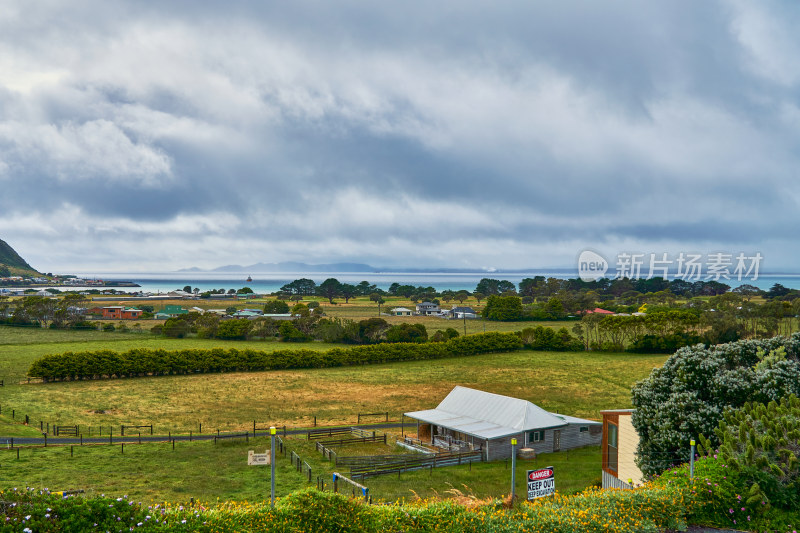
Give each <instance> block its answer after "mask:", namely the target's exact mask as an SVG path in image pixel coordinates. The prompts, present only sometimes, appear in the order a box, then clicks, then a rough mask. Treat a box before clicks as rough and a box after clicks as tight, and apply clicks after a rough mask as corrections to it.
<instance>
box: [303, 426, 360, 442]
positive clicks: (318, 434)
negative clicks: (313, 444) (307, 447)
mask: <svg viewBox="0 0 800 533" xmlns="http://www.w3.org/2000/svg"><path fill="white" fill-rule="evenodd" d="M352 431H353V428H323V429H310V430H308V431H307V432H306V436H307V437H308V440H314V439H322V438H325V437H333V436H335V435H347V434H349V433H352Z"/></svg>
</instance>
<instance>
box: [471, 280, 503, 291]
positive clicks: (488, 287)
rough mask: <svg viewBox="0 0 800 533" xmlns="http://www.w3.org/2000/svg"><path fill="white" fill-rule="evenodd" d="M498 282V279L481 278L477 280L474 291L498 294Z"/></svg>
mask: <svg viewBox="0 0 800 533" xmlns="http://www.w3.org/2000/svg"><path fill="white" fill-rule="evenodd" d="M499 284H500V280H499V279H491V278H483V279H481V280H480V281H479V282H478V285H477V286H476V287H475V291H474V292H480V293H481V294H488V295H492V294H500V289H499V288H498V285H499Z"/></svg>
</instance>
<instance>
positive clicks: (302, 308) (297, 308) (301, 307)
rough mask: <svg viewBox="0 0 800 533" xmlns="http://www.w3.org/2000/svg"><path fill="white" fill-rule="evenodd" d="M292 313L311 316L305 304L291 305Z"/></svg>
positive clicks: (303, 316) (304, 316) (305, 316)
mask: <svg viewBox="0 0 800 533" xmlns="http://www.w3.org/2000/svg"><path fill="white" fill-rule="evenodd" d="M292 314H293V315H299V316H300V317H302V318H307V317H309V316H311V311H310V310H309V309H308V306H307V305H305V304H295V305H294V306H293V307H292Z"/></svg>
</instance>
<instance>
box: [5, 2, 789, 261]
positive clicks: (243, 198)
mask: <svg viewBox="0 0 800 533" xmlns="http://www.w3.org/2000/svg"><path fill="white" fill-rule="evenodd" d="M799 9H800V8H798V7H797V6H796V5H795V4H791V3H780V2H771V3H763V4H758V5H752V4H747V3H744V2H706V3H696V2H655V3H654V2H651V3H640V2H622V1H619V2H617V1H612V2H604V3H602V4H592V3H577V2H574V3H563V2H562V3H558V4H554V3H545V2H499V3H494V4H492V6H491V7H489V6H487V5H486V4H481V3H464V2H458V3H456V2H442V3H436V4H430V3H424V2H403V3H402V4H392V5H388V4H386V5H384V4H375V3H372V4H364V3H363V2H337V3H331V2H321V1H320V2H291V3H279V2H246V1H234V2H228V3H226V4H225V5H224V6H223V5H221V4H219V3H216V2H189V1H181V2H169V3H167V4H164V3H158V2H123V1H118V2H91V1H85V2H74V3H70V5H69V6H65V5H64V4H62V3H59V2H51V3H38V2H37V3H33V4H31V3H24V2H16V3H11V5H10V6H9V8H8V9H6V10H4V12H3V13H0V190H2V196H3V198H2V199H3V201H4V205H5V206H6V208H5V210H4V214H2V215H0V233H2V236H3V238H5V239H6V240H9V241H12V242H13V243H14V244H16V246H17V247H18V249H21V251H22V252H24V253H23V255H26V257H28V256H30V257H31V258H32V260H34V261H36V262H38V263H42V260H43V259H45V258H44V256H43V255H42V256H41V257H42V259H38V260H37V258H36V254H37V253H39V254H42V252H40V251H39V250H42V249H43V248H44V243H45V242H52V241H53V239H57V241H58V242H62V243H65V245H64V250H62V251H60V252H52V251H51V252H49V254H50V255H48V256H47V258H46V259H47V260H48V261H54V262H57V263H58V264H62V265H65V266H68V267H79V266H81V265H87V268H88V265H91V264H93V263H94V262H95V261H104V262H105V263H106V264H109V263H113V262H116V263H117V264H125V263H128V262H130V261H131V260H134V259H136V260H139V258H140V257H142V256H146V255H147V254H146V253H141V252H142V251H152V252H153V253H152V254H151V256H152V257H158V258H160V259H159V260H158V261H155V260H154V261H152V262H151V264H152V265H159V266H162V267H164V268H173V267H179V266H190V265H192V264H200V265H201V266H216V265H217V264H219V263H248V262H256V261H260V260H266V259H269V260H281V259H299V260H309V261H315V260H318V261H328V260H340V259H354V260H357V259H359V258H370V259H371V260H372V259H375V258H384V259H385V261H382V262H383V263H384V264H408V263H409V260H398V259H397V258H398V257H400V258H403V257H405V258H408V257H414V260H413V261H411V262H413V263H414V264H420V263H431V264H451V263H456V262H457V263H458V266H469V265H471V266H482V265H490V264H491V265H494V266H548V265H557V264H569V263H570V262H571V261H572V259H573V257H574V255H575V251H576V250H577V249H579V248H581V247H583V246H587V245H589V246H598V247H604V249H606V251H607V252H608V253H612V254H613V253H616V252H617V251H619V250H620V249H634V248H635V249H642V250H647V251H654V252H657V251H659V249H660V248H659V249H656V248H658V247H665V249H666V248H669V249H670V250H672V249H678V248H680V247H682V246H683V247H685V248H687V249H691V248H693V247H694V248H697V247H706V248H714V249H717V248H719V247H724V246H729V247H733V246H738V245H754V244H758V243H764V245H765V246H770V247H771V248H770V250H768V251H772V252H773V253H774V255H775V256H776V257H779V258H780V261H782V262H783V264H785V265H787V266H788V265H791V264H793V262H794V261H795V260H796V257H795V253H794V252H790V251H787V246H786V242H787V241H788V242H791V239H792V235H791V232H790V231H787V230H786V228H793V227H797V223H798V216H797V215H796V213H797V204H798V196H799V194H800V193H798V192H797V190H796V186H795V185H794V184H795V183H796V179H797V173H796V171H794V170H793V169H795V168H798V165H797V164H798V153H799V152H798V148H800V146H798V143H800V135H798V133H799V132H798V130H799V129H800V109H799V108H800V105H799V104H800V103H799V102H798V94H800V93H798V91H797V87H798V85H800V67H798V66H797V63H796V61H795V59H794V58H795V57H797V53H798V52H800V46H799V45H798V42H797V41H798V40H797V38H796V37H795V36H794V31H793V28H795V27H796V26H797V23H798V22H800V11H799ZM31 220H36V224H35V226H36V227H37V228H38V229H34V228H32V225H31ZM133 243H135V244H136V247H137V254H131V253H129V252H128V250H129V249H130V248H131V245H132V244H133ZM765 253H766V252H765ZM276 254H278V255H277V256H276ZM532 258H534V259H532ZM532 261H533V262H532ZM774 262H775V261H773V263H774ZM53 268H55V267H53Z"/></svg>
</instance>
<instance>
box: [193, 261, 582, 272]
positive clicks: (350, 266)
mask: <svg viewBox="0 0 800 533" xmlns="http://www.w3.org/2000/svg"><path fill="white" fill-rule="evenodd" d="M562 270H563V271H565V272H567V271H569V272H571V271H572V270H574V268H572V269H568V268H563V269H560V268H549V269H542V268H527V269H513V270H512V269H495V268H446V267H443V268H405V267H374V266H372V265H367V264H365V263H323V264H309V263H302V262H298V261H283V262H280V263H255V264H253V265H225V266H221V267H217V268H213V269H203V268H198V267H190V268H182V269H180V270H178V271H177V272H241V273H251V272H291V273H297V272H321V273H344V272H355V273H372V274H380V273H387V272H398V273H419V274H427V273H442V274H472V273H475V272H486V273H488V274H494V273H523V272H557V271H562Z"/></svg>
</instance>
